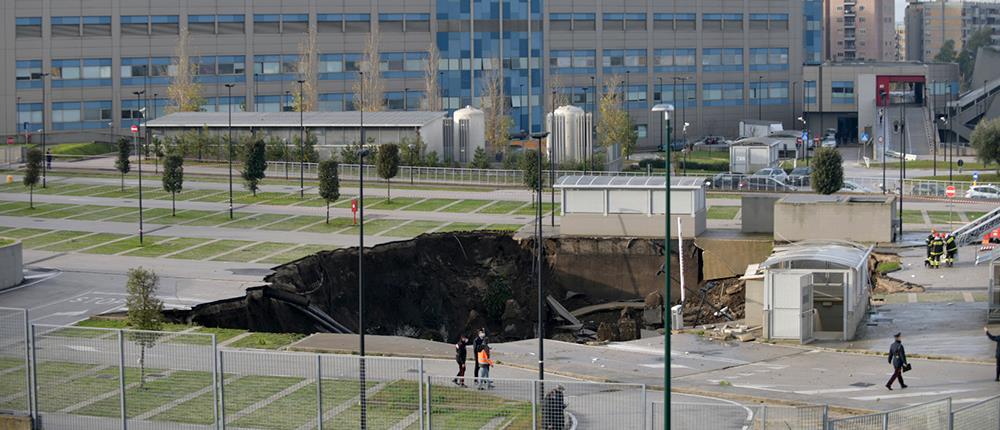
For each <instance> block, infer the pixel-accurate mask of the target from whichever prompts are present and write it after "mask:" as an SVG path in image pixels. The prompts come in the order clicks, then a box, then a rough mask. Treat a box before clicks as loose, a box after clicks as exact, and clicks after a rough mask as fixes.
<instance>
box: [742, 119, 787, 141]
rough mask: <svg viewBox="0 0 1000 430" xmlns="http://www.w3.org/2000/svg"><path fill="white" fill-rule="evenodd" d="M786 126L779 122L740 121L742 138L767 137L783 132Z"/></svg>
mask: <svg viewBox="0 0 1000 430" xmlns="http://www.w3.org/2000/svg"><path fill="white" fill-rule="evenodd" d="M783 129H784V126H783V125H782V124H781V122H778V121H755V120H743V121H740V137H741V138H744V137H767V136H770V135H771V133H774V132H776V131H781V130H783Z"/></svg>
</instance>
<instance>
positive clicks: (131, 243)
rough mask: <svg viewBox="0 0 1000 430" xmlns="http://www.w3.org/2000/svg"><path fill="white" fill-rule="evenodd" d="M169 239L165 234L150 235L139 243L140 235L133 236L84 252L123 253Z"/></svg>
mask: <svg viewBox="0 0 1000 430" xmlns="http://www.w3.org/2000/svg"><path fill="white" fill-rule="evenodd" d="M167 239H169V238H168V237H164V236H149V235H146V236H144V237H143V244H139V236H133V237H130V238H128V239H125V240H119V241H117V242H111V243H107V244H104V245H101V246H98V247H96V248H91V249H88V250H86V251H84V252H86V253H88V254H104V255H115V254H118V253H123V252H125V251H131V250H133V249H136V248H143V247H146V246H153V245H154V244H156V243H157V242H162V241H164V240H167Z"/></svg>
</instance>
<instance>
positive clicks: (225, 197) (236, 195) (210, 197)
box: [191, 191, 251, 203]
mask: <svg viewBox="0 0 1000 430" xmlns="http://www.w3.org/2000/svg"><path fill="white" fill-rule="evenodd" d="M244 195H245V196H247V197H249V196H251V194H250V193H249V192H246V191H233V202H234V203H235V202H236V201H238V200H239V199H240V198H244V197H245V196H244ZM191 201H193V202H212V203H223V202H228V201H229V191H220V192H217V193H214V194H205V195H202V196H201V197H198V198H194V199H191Z"/></svg>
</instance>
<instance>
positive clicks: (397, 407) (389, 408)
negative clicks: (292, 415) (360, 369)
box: [324, 380, 531, 429]
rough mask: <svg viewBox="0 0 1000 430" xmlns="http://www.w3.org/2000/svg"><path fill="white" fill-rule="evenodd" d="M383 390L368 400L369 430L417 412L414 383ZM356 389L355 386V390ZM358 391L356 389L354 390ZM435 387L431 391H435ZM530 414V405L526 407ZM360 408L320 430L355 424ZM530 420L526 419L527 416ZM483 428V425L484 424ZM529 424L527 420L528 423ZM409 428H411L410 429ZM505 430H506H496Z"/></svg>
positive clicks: (388, 425) (390, 425) (388, 385)
mask: <svg viewBox="0 0 1000 430" xmlns="http://www.w3.org/2000/svg"><path fill="white" fill-rule="evenodd" d="M385 384H386V386H385V387H383V388H382V389H381V390H379V391H378V392H377V393H375V394H374V395H371V396H369V398H368V400H369V402H368V408H367V410H366V413H367V418H368V425H369V427H370V428H379V429H387V428H393V425H395V424H397V423H399V422H400V421H402V420H403V419H404V418H406V417H407V416H409V415H410V414H412V413H414V412H417V411H418V410H419V406H418V402H419V395H418V389H419V388H418V387H419V385H418V384H417V383H416V382H411V381H401V380H394V381H390V382H387V383H385ZM356 387H357V386H356ZM358 388H360V387H358ZM436 388H437V387H435V389H436ZM528 408H529V410H530V408H531V407H530V404H529V406H528ZM360 413H361V408H360V407H359V406H358V405H353V406H352V407H351V408H350V409H348V410H346V411H344V412H342V413H340V414H338V415H337V416H336V417H333V418H332V419H330V420H327V421H324V428H342V427H341V423H345V422H346V423H356V422H358V419H359V417H360ZM529 418H530V415H529ZM484 424H485V423H484ZM529 424H530V420H529ZM434 427H435V428H446V429H447V428H467V429H478V428H481V427H483V426H481V425H473V426H470V425H468V424H466V425H460V426H457V427H454V426H448V425H440V424H439V423H438V422H437V421H434ZM411 428H412V427H411ZM498 428H507V427H503V426H501V427H498Z"/></svg>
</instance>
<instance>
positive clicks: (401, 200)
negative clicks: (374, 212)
mask: <svg viewBox="0 0 1000 430" xmlns="http://www.w3.org/2000/svg"><path fill="white" fill-rule="evenodd" d="M420 200H421V199H418V198H414V197H396V198H394V199H392V200H391V201H390V200H381V201H379V202H377V203H375V204H372V205H369V206H368V208H369V209H379V210H383V211H395V210H399V209H400V208H402V207H404V206H409V205H412V204H414V203H416V202H419V201H420Z"/></svg>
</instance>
